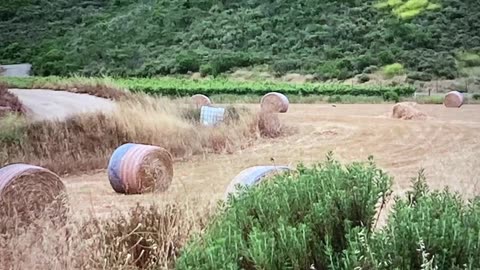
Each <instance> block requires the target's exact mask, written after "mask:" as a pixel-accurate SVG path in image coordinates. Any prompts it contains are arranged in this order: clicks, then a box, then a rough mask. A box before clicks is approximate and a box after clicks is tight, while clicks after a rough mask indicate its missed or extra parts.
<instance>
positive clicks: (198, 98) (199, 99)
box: [192, 94, 212, 108]
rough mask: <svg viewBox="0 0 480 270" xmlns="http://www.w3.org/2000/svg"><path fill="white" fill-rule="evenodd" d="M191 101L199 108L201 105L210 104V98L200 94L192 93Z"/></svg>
mask: <svg viewBox="0 0 480 270" xmlns="http://www.w3.org/2000/svg"><path fill="white" fill-rule="evenodd" d="M192 101H193V104H194V105H195V106H196V107H197V108H200V107H202V106H210V105H211V104H212V101H211V100H210V98H208V97H207V96H205V95H202V94H196V95H193V96H192Z"/></svg>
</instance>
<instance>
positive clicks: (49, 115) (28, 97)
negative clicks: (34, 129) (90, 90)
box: [9, 89, 115, 120]
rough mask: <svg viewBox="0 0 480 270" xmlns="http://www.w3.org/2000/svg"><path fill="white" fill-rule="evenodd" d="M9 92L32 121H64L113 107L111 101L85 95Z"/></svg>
mask: <svg viewBox="0 0 480 270" xmlns="http://www.w3.org/2000/svg"><path fill="white" fill-rule="evenodd" d="M9 91H10V92H12V93H13V94H15V95H17V96H18V98H19V99H20V102H22V104H23V105H24V106H25V107H26V108H27V109H28V114H29V115H30V117H31V118H32V119H34V120H45V119H49V120H54V119H65V118H67V117H69V116H72V115H75V114H78V113H82V112H94V111H110V110H113V109H114V106H115V104H114V103H113V102H112V101H111V100H108V99H104V98H99V97H95V96H90V95H87V94H76V93H70V92H64V91H54V90H43V89H28V90H25V89H10V90H9Z"/></svg>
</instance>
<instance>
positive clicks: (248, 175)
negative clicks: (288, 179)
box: [224, 166, 290, 199]
mask: <svg viewBox="0 0 480 270" xmlns="http://www.w3.org/2000/svg"><path fill="white" fill-rule="evenodd" d="M287 171H290V168H289V167H288V166H254V167H250V168H247V169H245V170H243V171H241V172H240V173H239V174H238V175H237V176H235V178H233V180H232V181H231V182H230V184H229V185H228V187H227V189H226V190H225V194H224V199H227V198H228V196H229V195H230V194H235V192H236V190H237V187H238V186H247V187H249V186H253V185H257V184H259V183H261V182H262V181H263V180H265V179H266V178H269V177H272V176H274V175H277V174H280V173H282V172H287Z"/></svg>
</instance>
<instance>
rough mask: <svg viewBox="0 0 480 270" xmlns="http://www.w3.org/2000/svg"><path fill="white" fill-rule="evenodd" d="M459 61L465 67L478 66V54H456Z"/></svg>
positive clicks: (479, 58)
mask: <svg viewBox="0 0 480 270" xmlns="http://www.w3.org/2000/svg"><path fill="white" fill-rule="evenodd" d="M457 58H458V60H459V61H460V63H461V64H462V65H463V66H465V67H478V66H480V54H476V53H471V52H463V53H460V54H458V55H457Z"/></svg>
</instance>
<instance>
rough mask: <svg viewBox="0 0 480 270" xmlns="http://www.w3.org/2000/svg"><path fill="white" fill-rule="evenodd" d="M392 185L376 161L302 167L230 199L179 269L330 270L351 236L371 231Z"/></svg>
mask: <svg viewBox="0 0 480 270" xmlns="http://www.w3.org/2000/svg"><path fill="white" fill-rule="evenodd" d="M390 185H391V179H390V177H388V176H387V175H386V174H385V173H384V172H382V171H381V170H379V169H378V168H376V166H375V165H374V163H373V161H372V160H370V161H369V162H368V163H352V164H348V165H346V166H342V165H341V164H340V163H338V162H337V161H335V160H333V159H332V158H331V156H330V155H329V156H328V158H327V161H326V162H324V163H322V164H318V165H315V166H313V167H310V168H307V167H304V166H302V165H299V166H298V168H297V170H296V171H295V172H293V173H286V174H283V175H280V176H277V177H274V178H273V179H271V181H267V182H266V183H262V184H261V185H259V186H257V187H255V188H242V189H241V190H240V192H239V194H238V196H235V197H234V196H230V197H229V199H228V201H227V203H226V205H225V209H224V211H222V212H221V213H220V214H219V215H217V216H216V217H214V219H213V221H212V223H211V224H210V225H209V226H208V227H207V229H206V231H205V233H204V234H203V235H202V236H197V237H194V238H193V239H192V241H191V242H190V243H189V244H187V246H186V247H185V249H184V250H183V252H182V255H181V256H180V258H179V259H178V260H177V264H176V268H177V269H309V268H310V266H311V265H313V266H315V268H316V269H327V267H329V266H330V265H331V263H332V261H333V260H334V258H335V257H336V256H339V255H340V254H341V252H342V250H344V249H345V248H346V247H347V246H348V242H347V239H346V236H347V232H349V231H350V230H351V229H352V228H355V227H365V228H367V229H369V228H371V227H372V225H373V222H374V219H375V205H376V204H377V202H378V201H379V200H381V199H382V198H384V197H385V196H386V195H387V193H389V192H390Z"/></svg>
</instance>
